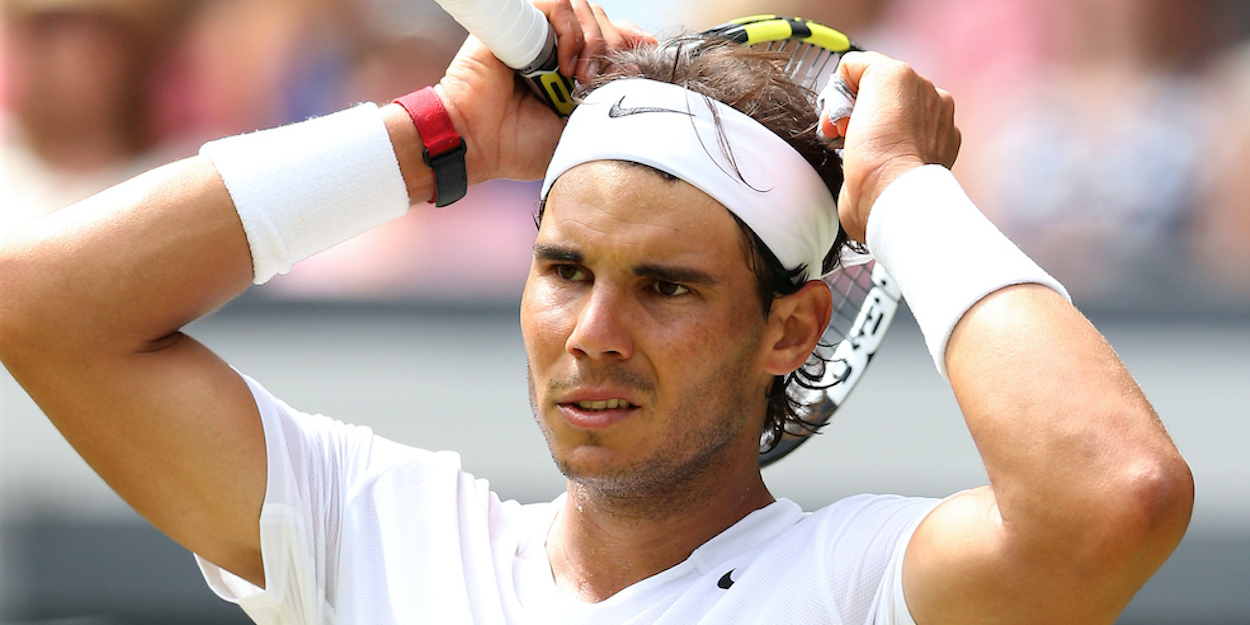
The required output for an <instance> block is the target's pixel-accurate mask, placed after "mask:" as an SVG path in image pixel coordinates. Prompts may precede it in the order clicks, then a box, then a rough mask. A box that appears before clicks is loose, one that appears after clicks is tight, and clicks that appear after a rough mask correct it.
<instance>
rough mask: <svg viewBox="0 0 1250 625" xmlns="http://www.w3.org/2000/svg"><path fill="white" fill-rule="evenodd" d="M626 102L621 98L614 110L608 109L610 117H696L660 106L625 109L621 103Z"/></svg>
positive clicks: (686, 112)
mask: <svg viewBox="0 0 1250 625" xmlns="http://www.w3.org/2000/svg"><path fill="white" fill-rule="evenodd" d="M624 101H625V96H621V99H620V100H617V101H616V104H613V105H612V108H610V109H608V117H611V118H613V119H615V118H617V117H625V116H626V115H637V114H639V113H677V114H678V115H685V116H687V117H694V113H691V112H688V111H679V110H677V109H666V108H660V107H658V106H634V107H630V108H625V107H623V106H621V103H622V102H624Z"/></svg>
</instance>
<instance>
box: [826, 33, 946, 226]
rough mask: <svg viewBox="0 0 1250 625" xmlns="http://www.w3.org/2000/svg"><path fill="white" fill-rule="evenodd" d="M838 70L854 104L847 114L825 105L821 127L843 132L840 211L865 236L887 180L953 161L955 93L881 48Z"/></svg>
mask: <svg viewBox="0 0 1250 625" xmlns="http://www.w3.org/2000/svg"><path fill="white" fill-rule="evenodd" d="M838 74H839V75H840V76H841V77H842V79H843V80H845V81H846V84H847V86H848V87H849V88H850V90H851V92H852V93H856V94H857V96H856V103H855V110H854V112H852V113H851V116H850V119H849V120H848V119H841V120H830V119H829V118H828V117H826V116H825V115H824V114H823V113H822V115H821V119H820V128H821V132H823V133H824V134H825V135H826V136H828V137H845V148H844V150H843V153H842V168H843V173H844V182H843V183H842V190H841V192H840V193H839V194H838V219H839V221H841V223H842V228H843V229H844V230H846V232H847V234H848V235H849V236H850V237H851V238H852V239H855V240H856V241H860V242H863V241H864V238H865V230H866V228H867V225H868V214H869V212H870V211H871V210H872V205H873V203H874V202H876V200H877V197H879V196H880V195H881V193H882V192H883V191H885V189H886V187H888V186H889V185H890V183H891V182H893V181H894V180H895V179H897V178H898V177H899V176H902V175H903V174H905V173H907V172H908V171H911V170H912V169H915V168H917V167H920V166H921V165H928V164H939V165H942V166H944V167H947V168H949V167H951V166H953V165H954V164H955V158H956V156H958V154H959V144H960V140H961V139H960V133H959V129H958V128H957V127H955V100H954V99H953V98H951V96H950V94H949V93H947V92H946V91H943V90H942V89H938V88H936V87H934V86H933V83H931V82H929V80H928V79H926V78H925V77H924V76H921V75H920V74H917V73H916V71H915V70H914V69H912V68H911V67H909V66H908V65H907V64H905V63H902V62H899V61H896V60H894V59H891V58H889V57H887V56H885V55H882V54H878V53H876V52H850V53H847V54H846V56H844V57H842V62H841V63H840V64H839V66H838Z"/></svg>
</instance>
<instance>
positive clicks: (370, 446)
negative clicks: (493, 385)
mask: <svg viewBox="0 0 1250 625" xmlns="http://www.w3.org/2000/svg"><path fill="white" fill-rule="evenodd" d="M244 379H245V380H246V381H247V384H248V386H249V387H250V389H251V391H252V395H253V397H254V398H255V399H256V405H257V408H258V409H259V411H260V415H261V420H262V422H263V424H264V430H265V447H266V449H265V453H266V458H267V467H268V476H267V479H266V490H265V502H264V506H263V507H262V509H261V516H260V540H261V555H262V559H263V562H264V567H265V586H264V588H263V589H262V588H260V587H257V586H255V585H253V584H251V583H249V582H247V581H246V580H243V579H242V578H239V577H238V576H236V575H233V574H232V573H230V572H229V571H226V570H224V569H221V568H220V567H218V566H216V565H214V564H213V563H211V562H209V561H207V560H205V559H203V558H201V557H199V556H198V555H197V556H196V560H197V562H198V563H199V565H200V569H201V571H202V572H203V574H204V577H205V580H206V581H207V582H208V585H209V587H210V588H212V590H213V591H214V592H215V593H216V594H217V595H218V596H220V597H221V598H223V599H225V600H227V601H230V602H233V603H237V604H238V605H239V607H241V608H243V610H244V611H245V612H247V614H248V615H249V616H250V617H252V619H253V620H254V621H256V622H257V623H260V624H270V623H273V624H287V623H326V622H330V621H332V620H333V616H334V607H333V606H334V605H335V599H336V597H335V594H336V590H337V585H338V580H337V579H336V576H337V572H338V559H339V545H340V541H341V536H340V529H341V527H342V514H343V504H344V502H345V501H347V500H348V499H349V498H350V496H351V495H352V493H353V492H354V490H355V489H357V488H359V487H360V486H361V485H362V484H364V483H367V482H368V481H369V480H370V479H372V478H373V477H374V476H376V475H379V474H380V473H382V472H384V471H386V470H387V469H388V468H391V467H394V466H397V465H399V464H402V463H405V462H408V461H410V460H412V459H414V457H421V456H425V457H424V458H422V460H423V461H427V462H432V463H443V462H450V463H453V464H454V465H455V467H456V468H458V467H459V459H458V457H455V455H454V454H441V453H439V454H436V453H431V452H425V451H421V450H417V449H413V448H409V447H405V446H402V445H398V444H396V443H393V442H391V441H388V440H386V439H382V438H379V437H376V436H374V434H373V432H372V430H371V429H370V428H367V427H363V426H354V425H348V424H345V423H342V422H339V421H335V420H333V419H330V418H328V417H325V416H322V415H309V414H305V413H302V412H299V411H297V410H294V409H293V408H291V407H290V406H288V405H287V404H285V403H283V402H282V401H281V400H279V399H277V398H276V397H274V396H273V395H271V394H270V393H269V392H268V391H267V390H265V389H264V388H263V387H261V386H260V384H258V383H257V382H256V381H254V380H252V379H251V378H247V377H246V376H244ZM444 456H450V457H444Z"/></svg>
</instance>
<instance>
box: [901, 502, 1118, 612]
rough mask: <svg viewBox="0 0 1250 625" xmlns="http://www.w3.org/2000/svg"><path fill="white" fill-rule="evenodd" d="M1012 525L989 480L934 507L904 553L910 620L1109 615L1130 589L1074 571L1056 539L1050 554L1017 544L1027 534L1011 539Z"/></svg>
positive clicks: (904, 579) (904, 575)
mask: <svg viewBox="0 0 1250 625" xmlns="http://www.w3.org/2000/svg"><path fill="white" fill-rule="evenodd" d="M1012 531H1013V528H1012V527H1011V526H1010V525H1009V524H1007V523H1005V522H1004V520H1003V518H1002V516H1001V514H1000V513H999V509H998V503H997V501H996V499H995V496H994V491H993V489H992V487H990V486H983V487H980V488H975V489H972V490H969V491H966V492H963V493H960V494H958V495H955V496H953V497H951V498H949V499H947V500H946V501H944V502H942V504H940V505H939V506H937V507H936V508H934V510H933V511H932V512H930V513H929V515H928V516H927V517H926V518H925V519H924V521H922V522H921V524H920V525H919V527H917V528H916V532H915V534H914V535H913V536H912V539H911V542H910V543H909V544H908V546H907V553H906V555H905V557H904V560H903V589H904V595H905V597H906V600H907V605H908V608H909V609H910V611H911V613H912V616H913V617H914V618H915V620H916V623H917V624H918V625H943V624H946V623H960V624H966V623H1059V622H1081V623H1112V622H1114V620H1115V618H1116V616H1117V615H1118V614H1119V611H1120V609H1122V607H1123V605H1124V604H1125V603H1127V601H1128V599H1129V598H1131V596H1132V593H1131V590H1129V591H1128V593H1127V594H1125V591H1126V589H1125V588H1119V587H1115V586H1111V587H1107V586H1104V585H1101V584H1100V583H1099V581H1098V580H1097V578H1089V579H1087V578H1086V577H1084V576H1082V575H1081V574H1079V572H1077V573H1074V571H1079V569H1080V566H1079V563H1073V562H1070V561H1061V559H1062V558H1064V556H1063V555H1062V554H1065V553H1069V552H1068V551H1067V550H1065V549H1063V546H1062V545H1055V546H1054V549H1053V550H1051V553H1050V554H1045V553H1038V552H1036V551H1026V550H1023V549H1020V548H1019V545H1020V544H1021V543H1023V542H1026V541H1019V540H1013V538H1014V537H1013V536H1012ZM1050 557H1053V558H1055V561H1050V560H1049V559H1048V558H1050ZM1073 565H1076V566H1073ZM1107 606H1117V607H1114V608H1108V607H1107Z"/></svg>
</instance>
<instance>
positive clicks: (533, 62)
mask: <svg viewBox="0 0 1250 625" xmlns="http://www.w3.org/2000/svg"><path fill="white" fill-rule="evenodd" d="M438 2H439V4H440V5H442V7H443V8H444V9H445V10H446V11H447V12H448V13H450V14H451V15H452V17H454V18H455V19H456V21H458V22H460V24H461V25H462V26H464V27H465V29H467V30H468V31H469V32H471V33H473V34H474V35H475V36H477V38H478V39H480V40H481V41H482V43H484V44H485V45H486V47H488V48H490V50H491V52H493V53H495V56H497V57H498V58H499V59H500V60H501V61H503V62H504V63H505V64H506V65H508V66H509V67H512V68H514V69H517V70H518V71H519V72H520V74H521V76H522V77H523V78H525V79H526V81H527V82H529V84H530V86H531V88H532V89H534V91H535V92H536V93H538V94H539V96H540V97H541V98H542V99H543V100H545V101H546V102H547V103H548V105H549V106H551V107H552V109H554V110H555V111H556V112H558V113H560V114H562V115H568V114H569V113H570V112H571V111H572V110H573V107H574V103H573V100H572V96H571V94H572V92H573V85H572V84H571V83H570V82H569V81H568V79H566V78H564V77H563V76H561V75H560V74H559V73H558V72H557V71H556V70H555V67H556V56H555V37H554V35H552V32H553V31H552V29H551V28H550V26H548V24H547V20H546V17H545V16H544V15H543V14H542V12H541V11H539V10H538V9H536V8H534V6H533V5H532V4H530V3H529V1H528V0H438ZM704 34H707V35H712V36H716V37H721V38H724V39H727V40H729V41H733V42H735V43H738V44H741V45H746V46H756V47H762V48H764V49H766V50H770V51H774V52H780V53H787V52H788V53H789V55H788V60H787V62H786V72H787V73H788V74H789V75H790V76H791V77H792V78H794V80H795V81H796V82H798V83H799V84H801V85H803V86H805V87H807V88H809V89H811V90H812V91H813V92H814V93H821V92H822V91H824V89H825V87H826V86H827V85H828V84H829V81H830V77H831V76H832V75H833V74H834V72H835V71H836V70H837V67H838V61H839V60H840V59H841V58H842V55H843V54H845V53H847V52H849V51H852V50H859V49H860V48H859V47H858V46H856V45H855V44H854V43H853V42H852V41H851V40H850V39H849V38H848V37H847V36H846V35H844V34H842V33H840V32H838V31H836V30H834V29H832V28H829V27H827V26H824V25H822V24H818V23H816V22H813V21H810V20H804V19H801V18H792V17H780V16H776V15H753V16H749V17H744V18H740V19H736V20H733V21H731V22H727V23H725V24H721V25H720V26H716V27H714V28H711V29H708V30H706V31H704ZM839 84H840V83H837V82H835V83H834V88H835V89H838V90H839V91H840V92H841V95H842V99H843V100H845V101H846V102H847V105H848V106H849V105H850V104H851V103H853V101H854V98H853V96H852V95H851V94H850V93H849V91H846V90H845V89H844V88H839ZM847 113H848V114H849V109H848V110H847ZM835 147H837V146H835ZM843 261H844V262H843V263H842V267H841V268H839V269H838V270H837V271H835V272H833V273H832V274H830V275H828V276H826V277H825V278H824V280H825V282H826V283H827V284H828V285H829V288H830V290H831V291H832V292H833V297H834V310H833V315H832V318H831V319H830V322H829V327H828V328H827V329H826V330H825V333H824V335H823V336H822V337H821V341H820V345H819V346H818V347H817V348H816V350H817V355H819V356H820V357H822V358H823V359H824V360H825V361H826V362H827V363H828V364H827V366H826V368H825V375H824V377H823V378H822V380H821V382H820V383H819V384H818V385H816V386H818V387H819V388H818V389H800V391H801V392H803V393H804V396H802V397H798V398H796V399H798V400H799V401H800V402H801V404H802V406H803V408H802V410H801V412H800V416H801V417H802V419H803V421H804V422H806V425H803V424H792V425H791V426H790V427H788V428H787V429H786V431H785V433H784V434H783V435H782V436H781V440H777V441H774V440H772V438H771V432H769V433H766V434H765V436H764V438H763V439H762V440H761V441H760V464H761V466H767V465H769V464H772V463H773V462H776V461H777V460H780V459H781V458H783V457H784V456H786V455H787V454H789V453H790V452H792V451H794V450H795V449H796V448H798V446H799V445H801V444H803V443H804V442H805V441H807V440H808V439H809V438H810V437H811V435H812V434H813V433H814V432H816V431H817V430H818V429H819V428H820V427H821V426H823V425H824V424H826V423H828V421H829V419H830V418H832V417H833V414H834V413H835V412H837V410H838V409H839V408H840V407H841V406H842V404H843V403H844V402H845V401H846V398H847V396H848V395H849V394H850V392H851V389H853V388H855V386H856V385H857V384H858V383H859V380H860V378H861V377H862V376H863V374H864V370H865V369H866V368H867V366H868V363H869V362H870V361H871V360H872V357H873V355H874V354H876V352H877V348H878V347H880V345H881V340H882V338H883V337H884V336H885V332H886V330H887V329H889V327H890V323H891V322H892V321H893V320H894V315H895V313H896V312H897V311H898V307H899V302H900V300H901V298H902V296H901V294H900V293H899V290H898V286H897V285H896V284H895V282H894V280H892V279H891V278H890V276H889V275H888V274H887V273H886V272H885V270H884V269H882V268H881V267H878V266H876V263H875V262H874V261H872V260H871V259H870V258H869V257H866V256H861V257H855V256H854V255H846V256H844V259H843ZM864 261H867V262H864Z"/></svg>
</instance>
